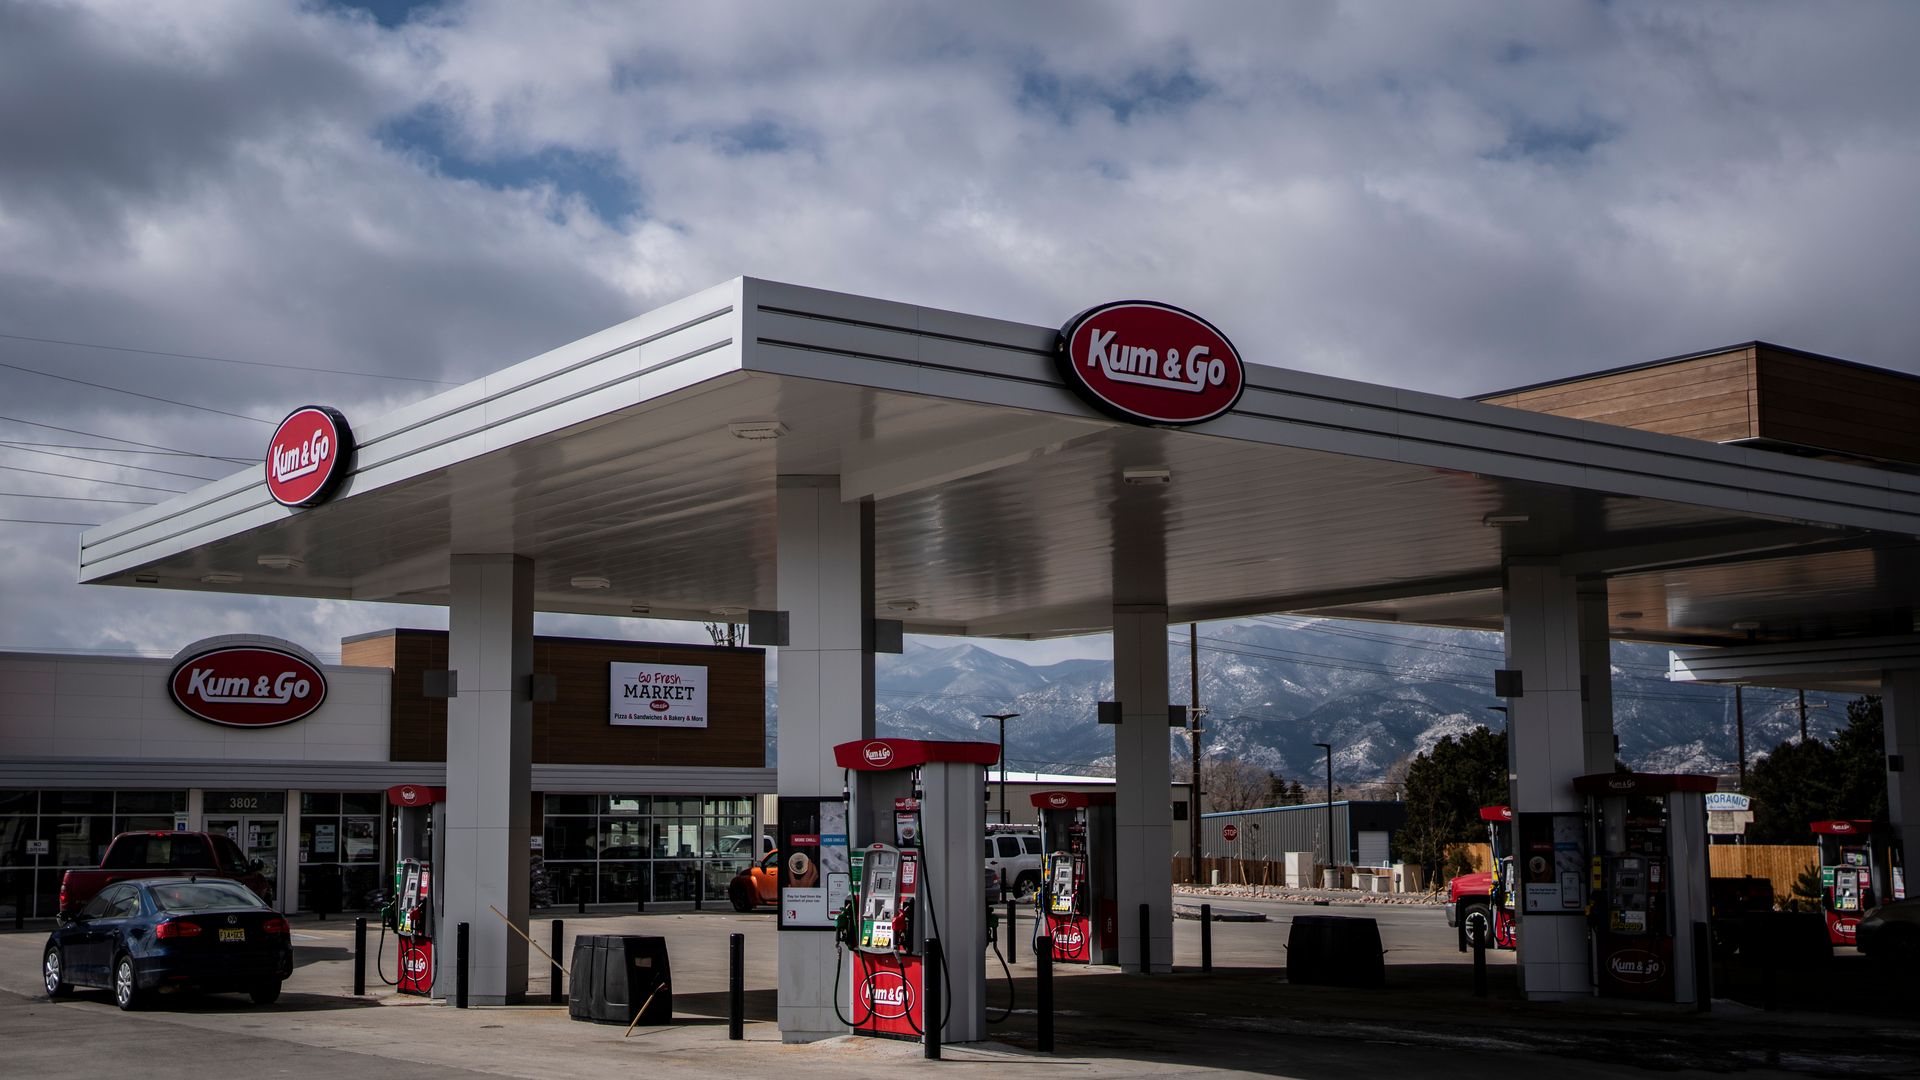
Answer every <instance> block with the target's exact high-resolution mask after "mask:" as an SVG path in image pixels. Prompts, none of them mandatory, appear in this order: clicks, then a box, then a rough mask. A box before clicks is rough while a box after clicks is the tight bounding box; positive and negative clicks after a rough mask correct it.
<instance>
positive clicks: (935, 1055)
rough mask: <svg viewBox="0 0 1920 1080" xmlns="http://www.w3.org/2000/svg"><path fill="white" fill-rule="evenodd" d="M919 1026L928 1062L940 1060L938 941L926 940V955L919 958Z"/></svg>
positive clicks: (933, 939)
mask: <svg viewBox="0 0 1920 1080" xmlns="http://www.w3.org/2000/svg"><path fill="white" fill-rule="evenodd" d="M920 1004H921V1008H920V1026H921V1028H922V1029H924V1030H925V1031H926V1035H925V1036H924V1039H925V1043H926V1056H927V1060H928V1061H939V1060H940V1019H941V1017H940V1014H941V1013H942V1012H943V1011H944V1010H943V1009H942V1008H941V1005H940V939H939V938H928V939H927V955H925V956H923V957H921V958H920Z"/></svg>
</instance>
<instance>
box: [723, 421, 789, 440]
mask: <svg viewBox="0 0 1920 1080" xmlns="http://www.w3.org/2000/svg"><path fill="white" fill-rule="evenodd" d="M727 431H728V432H729V433H730V434H732V436H733V437H734V438H736V439H745V440H747V441H748V442H765V441H766V440H768V439H777V438H779V437H780V436H782V435H785V434H786V433H787V425H785V424H783V423H781V422H780V421H778V420H735V421H734V422H733V423H731V424H728V425H727Z"/></svg>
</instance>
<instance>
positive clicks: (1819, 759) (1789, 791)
mask: <svg viewBox="0 0 1920 1080" xmlns="http://www.w3.org/2000/svg"><path fill="white" fill-rule="evenodd" d="M1882 737H1883V736H1882V721H1881V712H1880V699H1879V698H1877V697H1863V698H1856V699H1854V700H1853V701H1850V702H1848V703H1847V726H1846V727H1845V728H1843V729H1841V730H1840V731H1839V732H1837V733H1835V735H1834V737H1833V741H1832V742H1831V743H1827V742H1823V741H1821V740H1819V739H1808V740H1807V741H1805V742H1791V741H1790V742H1783V743H1781V744H1780V745H1779V746H1776V747H1774V748H1773V749H1772V750H1770V751H1768V752H1767V755H1766V756H1765V757H1763V758H1761V759H1760V760H1759V761H1757V762H1755V763H1754V764H1753V767H1752V768H1750V769H1748V770H1747V783H1746V786H1745V787H1744V788H1742V789H1741V790H1742V792H1743V793H1744V794H1747V795H1751V796H1753V803H1754V805H1753V824H1752V825H1751V826H1749V827H1748V829H1747V840H1748V841H1749V842H1751V843H1756V844H1806V843H1811V842H1812V834H1811V833H1809V832H1808V831H1807V826H1808V825H1809V824H1810V823H1812V822H1815V821H1830V820H1835V819H1854V820H1860V821H1886V820H1887V819H1888V818H1887V775H1886V757H1885V754H1886V750H1885V743H1884V742H1882Z"/></svg>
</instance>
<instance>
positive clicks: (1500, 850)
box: [1480, 806, 1520, 949]
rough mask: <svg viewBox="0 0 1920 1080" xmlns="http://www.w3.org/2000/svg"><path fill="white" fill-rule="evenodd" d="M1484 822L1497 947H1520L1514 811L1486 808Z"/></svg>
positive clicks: (1494, 935) (1495, 944) (1502, 807)
mask: <svg viewBox="0 0 1920 1080" xmlns="http://www.w3.org/2000/svg"><path fill="white" fill-rule="evenodd" d="M1480 820H1482V821H1484V822H1486V823H1487V849H1488V851H1489V852H1490V853H1491V855H1492V862H1493V878H1492V881H1491V883H1490V884H1489V886H1488V895H1487V903H1488V905H1489V906H1491V907H1492V908H1493V947H1494V948H1496V949H1514V948H1518V947H1519V941H1520V936H1519V934H1518V933H1517V932H1516V930H1517V928H1518V926H1519V924H1518V923H1517V922H1515V921H1514V914H1513V907H1514V894H1515V893H1516V891H1517V890H1516V889H1515V887H1514V884H1515V883H1514V879H1513V845H1512V843H1511V838H1510V837H1509V836H1508V833H1509V832H1510V831H1511V830H1512V828H1513V807H1511V806H1483V807H1481V808H1480Z"/></svg>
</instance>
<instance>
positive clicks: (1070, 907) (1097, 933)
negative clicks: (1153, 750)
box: [1033, 791, 1120, 964]
mask: <svg viewBox="0 0 1920 1080" xmlns="http://www.w3.org/2000/svg"><path fill="white" fill-rule="evenodd" d="M1033 805H1034V808H1035V809H1036V810H1037V811H1038V812H1039V815H1040V842H1041V846H1042V848H1043V849H1044V850H1045V851H1046V852H1047V856H1046V863H1045V866H1044V870H1043V872H1044V876H1043V877H1042V879H1041V881H1042V888H1041V892H1040V895H1041V897H1042V900H1041V904H1042V908H1041V914H1042V915H1043V916H1044V918H1042V919H1038V920H1035V922H1034V936H1035V938H1038V937H1039V936H1040V931H1041V928H1042V927H1043V926H1044V927H1045V930H1046V934H1047V936H1048V937H1051V938H1052V939H1053V958H1054V960H1055V961H1058V962H1063V963H1069V964H1118V963H1119V962H1120V927H1119V923H1118V913H1117V912H1116V910H1115V901H1114V894H1115V888H1114V857H1113V855H1114V852H1113V848H1114V830H1113V826H1114V797H1113V793H1111V792H1085V791H1042V792H1037V793H1035V794H1034V796H1033Z"/></svg>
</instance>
